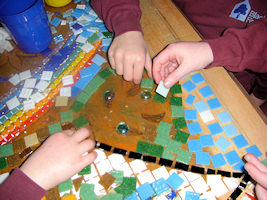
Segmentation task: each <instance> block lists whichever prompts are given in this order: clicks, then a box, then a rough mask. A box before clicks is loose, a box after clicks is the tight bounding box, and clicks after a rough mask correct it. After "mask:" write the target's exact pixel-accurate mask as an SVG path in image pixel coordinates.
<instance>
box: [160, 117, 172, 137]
mask: <svg viewBox="0 0 267 200" xmlns="http://www.w3.org/2000/svg"><path fill="white" fill-rule="evenodd" d="M171 128H172V125H171V124H169V123H166V122H163V121H160V122H159V125H158V128H157V133H158V134H160V135H165V136H169V133H170V131H171Z"/></svg>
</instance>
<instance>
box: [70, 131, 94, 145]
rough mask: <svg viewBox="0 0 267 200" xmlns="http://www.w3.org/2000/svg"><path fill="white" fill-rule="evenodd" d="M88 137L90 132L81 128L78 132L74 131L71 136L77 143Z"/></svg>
mask: <svg viewBox="0 0 267 200" xmlns="http://www.w3.org/2000/svg"><path fill="white" fill-rule="evenodd" d="M89 136H90V132H89V130H88V129H86V128H81V129H79V130H78V131H76V132H75V133H74V134H73V136H72V137H73V138H74V139H75V140H76V141H77V142H82V141H83V140H85V139H86V138H88V137H89Z"/></svg>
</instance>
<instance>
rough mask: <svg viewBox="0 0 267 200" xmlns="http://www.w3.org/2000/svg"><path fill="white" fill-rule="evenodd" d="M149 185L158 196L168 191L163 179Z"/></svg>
mask: <svg viewBox="0 0 267 200" xmlns="http://www.w3.org/2000/svg"><path fill="white" fill-rule="evenodd" d="M151 185H152V187H153V189H154V191H155V192H156V193H157V195H160V194H162V193H163V192H166V191H167V190H169V189H170V188H169V186H168V185H167V183H166V182H165V180H164V179H163V178H160V179H158V180H156V181H154V182H153V183H152V184H151Z"/></svg>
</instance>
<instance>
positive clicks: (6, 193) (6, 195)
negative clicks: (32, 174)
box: [0, 168, 46, 200]
mask: <svg viewBox="0 0 267 200" xmlns="http://www.w3.org/2000/svg"><path fill="white" fill-rule="evenodd" d="M45 194H46V190H44V189H43V188H42V187H40V186H39V185H37V184H36V183H35V182H34V181H33V180H32V179H30V178H29V177H28V176H26V175H25V174H24V173H23V172H22V171H21V170H20V169H19V168H16V169H15V170H14V171H13V172H12V173H11V174H10V176H9V177H8V178H7V179H6V180H5V181H4V182H3V183H2V184H1V185H0V200H26V199H27V200H40V199H41V198H42V197H43V196H44V195H45Z"/></svg>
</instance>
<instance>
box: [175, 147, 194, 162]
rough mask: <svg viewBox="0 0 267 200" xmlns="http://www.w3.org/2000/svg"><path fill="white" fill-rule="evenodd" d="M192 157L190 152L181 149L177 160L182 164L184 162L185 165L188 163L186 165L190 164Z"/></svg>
mask: <svg viewBox="0 0 267 200" xmlns="http://www.w3.org/2000/svg"><path fill="white" fill-rule="evenodd" d="M191 156H192V153H191V152H188V151H185V150H183V149H180V150H179V151H178V152H177V157H176V160H177V161H180V162H183V163H186V164H189V162H190V159H191Z"/></svg>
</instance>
